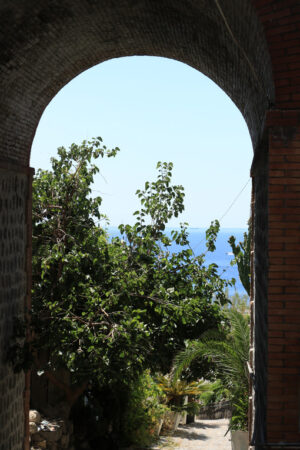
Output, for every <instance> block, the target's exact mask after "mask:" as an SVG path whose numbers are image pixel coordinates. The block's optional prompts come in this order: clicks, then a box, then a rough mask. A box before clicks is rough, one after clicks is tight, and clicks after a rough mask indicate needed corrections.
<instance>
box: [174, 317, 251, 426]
mask: <svg viewBox="0 0 300 450" xmlns="http://www.w3.org/2000/svg"><path fill="white" fill-rule="evenodd" d="M226 314H227V316H228V319H229V323H230V332H229V333H228V334H227V336H225V337H224V336H223V335H221V334H220V333H219V332H216V331H209V332H206V333H204V334H203V335H202V337H201V338H200V339H199V340H196V341H190V342H189V344H188V346H187V348H186V349H185V350H183V351H182V352H180V353H179V354H177V356H176V358H175V363H174V379H179V377H180V375H181V373H182V371H183V370H184V369H185V368H187V367H188V366H189V365H190V364H191V362H192V361H194V360H195V359H196V358H199V357H206V358H208V359H209V360H211V361H212V362H214V364H215V366H216V367H217V369H218V377H220V378H221V380H222V382H223V385H224V387H225V388H226V389H228V390H229V391H230V400H231V403H232V406H233V410H234V411H233V417H234V418H235V420H234V423H232V424H231V425H232V428H233V427H234V428H235V429H246V428H247V402H246V401H245V398H247V396H248V390H249V376H248V365H247V363H248V360H249V345H250V333H249V319H248V317H244V316H243V315H242V314H241V313H240V312H238V311H236V310H233V309H232V310H230V311H228V312H227V313H226ZM241 404H242V405H244V406H243V408H242V409H243V410H241ZM237 405H238V408H237ZM239 417H240V420H239Z"/></svg>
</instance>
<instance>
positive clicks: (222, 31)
mask: <svg viewBox="0 0 300 450" xmlns="http://www.w3.org/2000/svg"><path fill="white" fill-rule="evenodd" d="M142 54H147V55H156V56H164V57H168V58H174V59H177V60H179V61H182V62H185V63H187V64H189V65H191V66H192V67H194V68H196V69H198V70H199V71H201V72H203V73H204V74H206V75H207V76H209V77H210V78H211V79H213V80H214V81H215V82H216V83H217V84H218V85H219V86H220V87H221V88H222V89H223V90H224V91H225V92H226V93H227V94H228V95H229V96H230V97H231V98H232V100H233V101H234V102H235V103H236V105H237V107H238V108H239V109H240V111H241V113H242V114H243V116H244V118H245V120H246V122H247V124H248V127H249V131H250V134H251V137H252V142H253V147H254V161H253V166H252V176H253V180H254V181H253V186H254V194H255V196H254V197H255V198H254V221H255V231H254V242H255V248H254V266H255V270H254V284H253V287H254V304H252V309H253V324H254V338H253V344H254V347H255V348H254V353H253V352H252V354H253V355H254V356H253V358H252V359H253V361H252V362H253V368H254V382H253V394H254V395H253V402H252V406H253V414H252V420H251V422H252V429H251V438H252V440H253V445H254V446H255V448H257V449H258V448H264V445H267V444H269V447H272V444H274V445H275V444H279V443H280V442H281V443H283V444H282V447H281V448H285V444H284V443H289V444H293V443H294V445H296V444H297V443H298V447H299V446H300V432H299V431H300V430H299V413H300V405H299V400H298V398H299V382H300V358H299V356H300V282H299V280H298V278H299V277H298V272H299V270H300V178H299V175H300V6H299V1H298V0H242V1H241V0H185V1H182V0H160V1H159V2H158V1H156V0H122V1H115V0H102V1H100V0H99V1H97V0H63V1H62V0H51V1H50V0H40V1H35V0H17V1H15V2H11V1H9V0H0V97H1V108H0V190H1V196H2V197H3V199H4V200H5V201H6V202H5V203H2V204H1V206H0V216H1V218H0V240H1V244H0V250H1V252H2V253H1V274H0V282H1V297H0V355H4V353H5V347H6V345H7V342H8V340H9V337H10V335H11V319H12V316H13V314H15V313H16V312H17V311H19V310H20V309H22V307H23V303H24V298H25V296H26V270H27V272H28V267H27V266H26V252H28V251H27V250H26V245H27V240H26V217H27V215H26V208H27V206H28V201H29V200H28V199H29V195H28V194H29V192H30V189H29V185H30V174H28V173H27V172H26V167H27V166H28V162H29V154H30V147H31V142H32V139H33V136H34V133H35V130H36V127H37V125H38V121H39V118H40V116H41V114H42V112H43V110H44V109H45V107H46V106H47V104H48V103H49V102H50V100H51V99H52V98H53V96H54V95H55V94H56V93H57V92H58V90H59V89H61V88H62V87H63V86H64V85H65V84H66V83H67V82H68V81H70V80H71V79H72V78H74V77H75V76H76V75H77V74H79V73H80V72H82V71H83V70H86V69H88V68H89V67H92V66H93V65H95V64H97V63H99V62H101V61H104V60H107V59H110V58H114V57H119V56H128V55H142ZM8 164H9V165H8ZM20 186H23V187H22V188H20ZM4 204H5V205H6V206H5V207H4V206H3V205H4ZM27 226H29V224H28V219H27ZM13 261H17V263H16V264H15V263H13ZM27 288H28V287H27ZM0 374H1V378H0V395H1V402H2V407H1V408H0V450H17V449H20V448H22V434H23V423H22V421H23V417H22V411H20V402H22V390H23V389H24V380H23V377H22V376H20V375H19V376H15V375H13V374H12V373H11V371H10V369H9V368H8V366H7V365H6V364H5V362H4V359H3V357H1V359H0ZM12 405H13V406H12ZM9 408H11V411H12V412H11V413H8V411H9ZM13 411H15V412H13ZM287 448H288V447H287Z"/></svg>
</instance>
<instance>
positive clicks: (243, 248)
mask: <svg viewBox="0 0 300 450" xmlns="http://www.w3.org/2000/svg"><path fill="white" fill-rule="evenodd" d="M228 242H229V244H230V246H231V249H232V252H233V254H234V259H233V261H232V264H237V267H238V271H239V278H240V280H241V283H242V285H243V286H244V289H245V291H246V292H247V294H248V295H249V296H250V283H251V281H250V279H251V267H250V264H251V259H250V256H251V222H250V221H249V226H248V232H246V233H244V240H243V242H239V244H236V238H235V237H234V236H230V238H229V240H228Z"/></svg>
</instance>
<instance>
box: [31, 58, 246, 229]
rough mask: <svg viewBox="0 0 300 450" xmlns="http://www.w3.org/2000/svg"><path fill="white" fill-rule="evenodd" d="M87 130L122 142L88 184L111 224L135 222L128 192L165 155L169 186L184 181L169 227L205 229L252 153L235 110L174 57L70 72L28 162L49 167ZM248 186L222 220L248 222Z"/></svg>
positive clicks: (149, 176) (239, 181) (238, 183)
mask: <svg viewBox="0 0 300 450" xmlns="http://www.w3.org/2000/svg"><path fill="white" fill-rule="evenodd" d="M93 136H101V137H102V138H103V141H104V144H106V145H107V146H108V147H115V146H118V147H120V149H121V152H120V153H119V154H118V156H117V157H116V158H114V159H109V160H103V161H101V162H100V174H99V175H98V177H97V179H96V180H95V185H94V190H95V194H99V195H101V196H102V198H103V203H102V210H103V213H105V214H107V215H108V217H109V218H110V222H111V225H118V224H119V223H133V219H132V212H134V211H135V210H136V209H138V206H139V204H138V200H137V198H136V196H135V195H134V194H135V191H136V190H137V189H139V188H142V187H143V185H144V183H145V181H147V180H149V181H151V180H153V179H155V177H156V170H155V167H156V163H157V161H172V162H173V163H174V171H173V173H174V177H173V180H174V183H176V184H182V185H183V186H184V187H185V192H186V200H185V205H186V208H185V211H184V213H183V214H182V216H181V217H180V218H179V219H178V220H174V221H172V222H170V224H169V225H170V226H176V225H178V223H179V222H184V221H185V222H188V223H189V224H190V226H192V227H206V226H208V225H209V224H210V222H211V221H212V220H214V219H218V218H220V217H221V216H222V215H223V214H224V212H225V211H226V210H227V209H228V207H229V206H230V204H231V203H232V201H233V200H234V198H235V197H236V196H237V195H238V193H239V192H240V191H241V189H242V188H243V186H244V185H245V184H246V183H247V181H248V180H249V170H250V165H251V160H252V153H253V150H252V145H251V140H250V136H249V132H248V129H247V125H246V123H245V121H244V119H243V117H242V115H241V113H240V112H239V110H238V109H237V108H236V106H235V105H234V104H233V103H232V101H231V100H230V99H229V97H227V95H226V94H225V93H224V92H223V91H222V90H221V89H220V88H219V87H218V86H217V85H216V84H214V83H213V82H212V81H211V80H209V79H208V78H207V77H205V76H204V75H203V74H202V73H200V72H198V71H196V70H195V69H193V68H191V67H189V66H187V65H186V64H183V63H180V62H177V61H174V60H169V59H165V58H155V57H146V56H138V57H128V58H119V59H113V60H110V61H106V62H104V63H102V64H99V65H98V66H95V67H93V68H91V69H89V70H88V71H86V72H84V73H82V74H80V75H79V76H77V77H76V78H75V79H73V80H72V81H71V82H70V83H69V84H67V85H66V86H65V87H64V88H63V89H62V90H61V91H60V92H59V93H58V94H57V95H56V97H55V98H54V99H53V100H52V101H51V102H50V104H49V105H48V107H47V108H46V109H45V111H44V114H43V116H42V118H41V120H40V123H39V126H38V128H37V131H36V136H35V139H34V142H33V147H32V153H31V166H32V167H35V168H38V167H41V168H49V167H50V163H49V160H50V157H51V156H54V155H55V154H56V149H57V147H59V146H61V145H64V146H68V145H70V144H71V143H72V142H75V143H80V142H81V141H82V140H83V139H89V138H91V137H93ZM250 190H251V183H250V182H249V183H248V185H247V187H246V188H245V190H244V191H243V193H242V194H241V195H240V197H239V199H238V200H237V201H236V203H235V204H234V206H233V207H232V208H231V209H230V211H229V212H228V214H226V216H225V217H224V219H223V220H222V222H221V226H222V227H230V228H232V227H235V228H244V227H246V224H247V220H248V218H249V213H250ZM96 191H97V192H96Z"/></svg>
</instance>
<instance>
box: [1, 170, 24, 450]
mask: <svg viewBox="0 0 300 450" xmlns="http://www.w3.org/2000/svg"><path fill="white" fill-rule="evenodd" d="M30 183H31V173H30V170H28V168H23V167H16V166H14V165H9V164H1V162H0V191H1V192H0V450H21V449H22V448H23V439H24V388H25V377H24V373H20V374H17V375H16V374H14V373H13V371H12V369H11V367H10V365H9V364H7V362H6V354H7V349H8V346H9V345H10V339H11V336H12V333H13V317H15V316H18V315H21V316H23V315H24V306H25V304H26V302H27V300H28V298H27V295H26V293H27V294H28V292H29V291H30V286H29V285H28V276H27V273H28V272H30V270H29V271H28V269H29V267H30V266H28V249H27V242H28V240H27V223H28V206H29V203H28V199H29V195H30V190H29V189H28V187H29V186H30ZM28 225H29V226H30V225H31V224H28Z"/></svg>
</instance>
